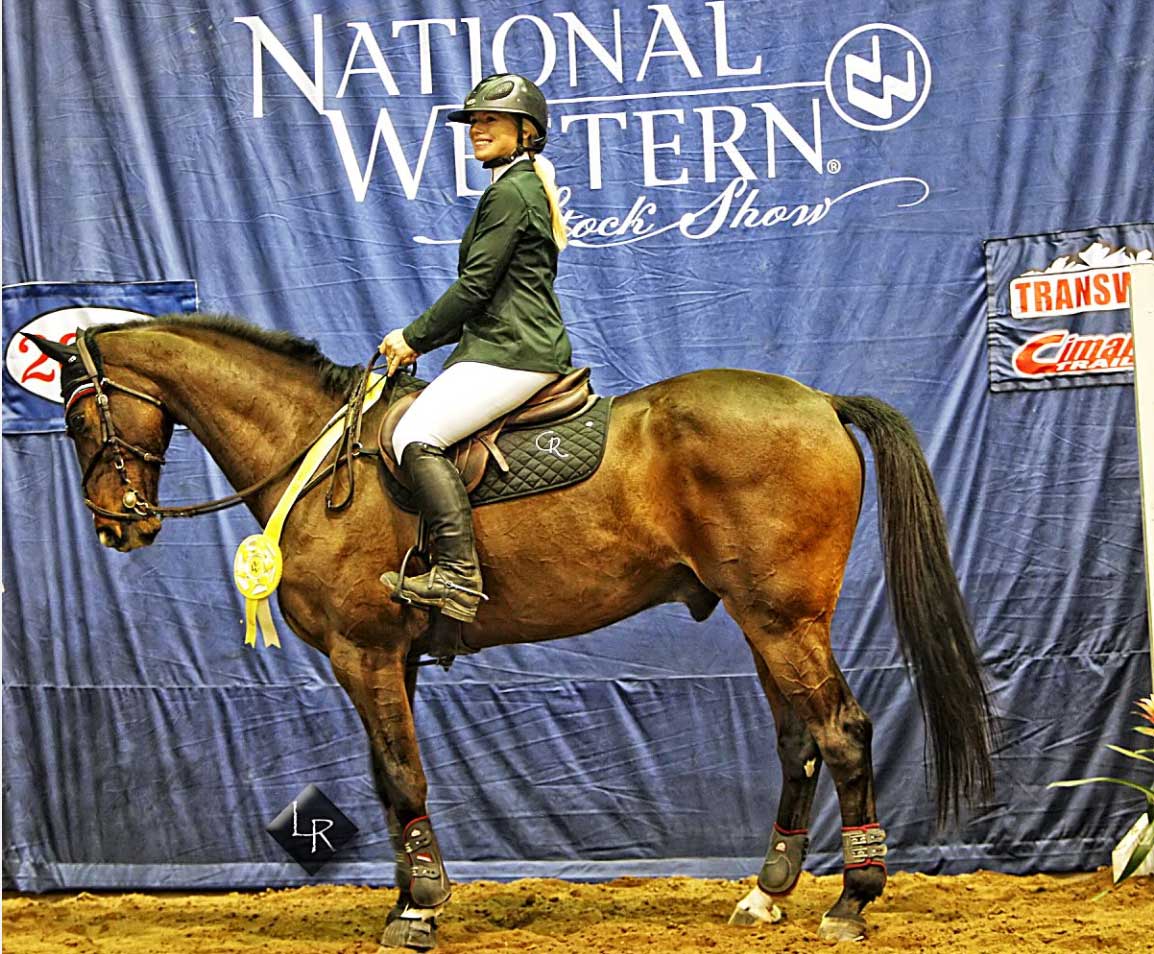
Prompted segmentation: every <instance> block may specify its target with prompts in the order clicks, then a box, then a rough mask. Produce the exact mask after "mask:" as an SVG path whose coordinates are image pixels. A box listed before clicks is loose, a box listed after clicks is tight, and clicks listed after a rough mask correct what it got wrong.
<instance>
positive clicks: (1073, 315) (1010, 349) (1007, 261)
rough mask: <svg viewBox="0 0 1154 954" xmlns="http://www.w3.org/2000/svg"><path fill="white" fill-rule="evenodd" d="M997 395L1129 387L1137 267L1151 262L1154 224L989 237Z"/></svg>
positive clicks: (992, 364) (988, 277) (992, 360)
mask: <svg viewBox="0 0 1154 954" xmlns="http://www.w3.org/2000/svg"><path fill="white" fill-rule="evenodd" d="M984 248H985V254H986V296H987V304H986V308H987V317H988V323H989V324H988V338H989V346H990V355H989V357H990V390H991V391H1041V390H1048V389H1052V388H1070V387H1087V386H1090V385H1094V384H1132V383H1133V380H1134V343H1133V340H1132V338H1131V335H1130V312H1129V307H1130V266H1131V265H1133V264H1134V263H1135V262H1148V261H1151V260H1152V258H1154V254H1152V252H1151V250H1152V249H1154V224H1151V223H1136V224H1132V225H1110V226H1102V227H1099V228H1092V229H1079V230H1077V231H1067V232H1050V233H1047V234H1045V235H1024V236H1020V237H1017V238H1005V239H990V240H989V241H987V242H986V243H985V245H984Z"/></svg>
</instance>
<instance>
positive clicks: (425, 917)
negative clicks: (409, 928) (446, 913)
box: [397, 904, 445, 921]
mask: <svg viewBox="0 0 1154 954" xmlns="http://www.w3.org/2000/svg"><path fill="white" fill-rule="evenodd" d="M444 908H445V906H444V905H443V904H438V905H437V906H436V907H435V908H414V907H413V906H412V905H411V904H410V905H407V906H406V907H405V910H404V911H402V912H401V913H400V914H398V915H397V917H398V918H404V919H405V920H406V921H432V920H433V918H435V917H436V916H437V915H438V914H440V913H441V911H443V910H444Z"/></svg>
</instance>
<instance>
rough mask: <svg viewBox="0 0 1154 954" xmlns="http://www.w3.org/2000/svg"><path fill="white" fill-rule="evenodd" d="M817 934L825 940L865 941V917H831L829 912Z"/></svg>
mask: <svg viewBox="0 0 1154 954" xmlns="http://www.w3.org/2000/svg"><path fill="white" fill-rule="evenodd" d="M817 936H818V937H820V938H821V939H822V940H824V941H864V940H865V936H866V923H865V918H831V917H830V916H829V915H828V914H827V915H826V916H825V917H823V918H822V919H821V927H820V928H818V929H817Z"/></svg>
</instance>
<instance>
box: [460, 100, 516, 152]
mask: <svg viewBox="0 0 1154 954" xmlns="http://www.w3.org/2000/svg"><path fill="white" fill-rule="evenodd" d="M469 138H470V139H471V140H472V141H473V155H474V156H476V157H477V158H478V159H479V160H480V161H481V162H487V161H488V160H490V159H500V158H502V157H504V156H511V155H512V154H513V152H514V151H515V150H516V148H517V120H516V119H514V118H513V117H512V116H510V115H508V114H507V113H487V112H476V113H472V114H471V115H470V116H469Z"/></svg>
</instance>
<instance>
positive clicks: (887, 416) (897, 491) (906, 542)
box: [830, 395, 994, 825]
mask: <svg viewBox="0 0 1154 954" xmlns="http://www.w3.org/2000/svg"><path fill="white" fill-rule="evenodd" d="M830 398H831V401H832V402H833V407H834V410H836V411H837V416H838V418H839V419H840V420H841V422H842V424H852V425H854V426H855V427H857V428H859V429H860V430H861V431H862V433H863V434H865V436H866V438H867V439H868V440H869V443H870V447H871V448H872V449H873V453H874V460H875V461H876V465H877V485H878V498H879V502H880V506H879V517H878V522H879V525H880V536H881V543H882V551H883V557H884V563H885V574H886V584H887V589H888V591H889V596H890V606H891V608H892V610H893V615H894V622H895V623H896V625H897V630H898V637H899V639H900V641H901V647H902V655H903V656H904V657H905V661H906V665H907V666H909V667H910V668H911V669H912V670H913V675H914V682H915V685H916V686H917V690H918V696H919V697H920V699H921V704H922V712H923V715H924V719H925V722H926V728H927V732H926V735H927V739H928V744H929V750H930V763H931V764H932V765H933V767H934V768H933V771H934V776H935V783H936V795H937V810H938V812H937V813H938V824H939V825H944V824H945V823H946V822H947V821H948V819H949V818H950V816H951V815H953V816H954V817H958V816H959V815H960V812H961V808H962V804H963V803H966V804H969V805H973V804H975V803H981V802H985V801H988V800H989V799H990V797H991V796H992V795H993V788H994V772H993V765H992V764H991V760H990V749H991V744H992V743H991V726H992V716H991V710H990V700H989V696H988V695H987V692H986V687H985V684H984V683H983V681H982V674H981V670H980V668H979V663H978V658H977V654H976V651H975V646H974V635H973V630H972V628H971V626H970V620H969V614H968V613H967V612H966V606H965V602H964V601H963V599H962V593H961V590H960V589H959V588H958V579H957V575H956V574H955V572H954V567H953V564H952V563H951V562H950V552H949V545H948V543H947V541H946V521H945V517H944V516H943V514H942V505H941V501H940V500H939V499H938V492H937V489H936V488H935V487H934V479H933V476H932V475H931V474H930V469H929V466H928V465H927V464H926V458H925V455H924V454H923V453H922V449H921V445H920V444H919V443H918V438H917V435H916V434H915V433H914V430H913V427H912V426H911V425H910V422H909V421H908V420H907V419H906V418H905V417H904V416H903V415H902V414H901V412H899V411H898V410H897V409H895V408H893V407H890V405H888V404H886V403H885V402H884V401H879V400H877V399H876V398H871V397H838V396H835V395H831V396H830Z"/></svg>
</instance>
